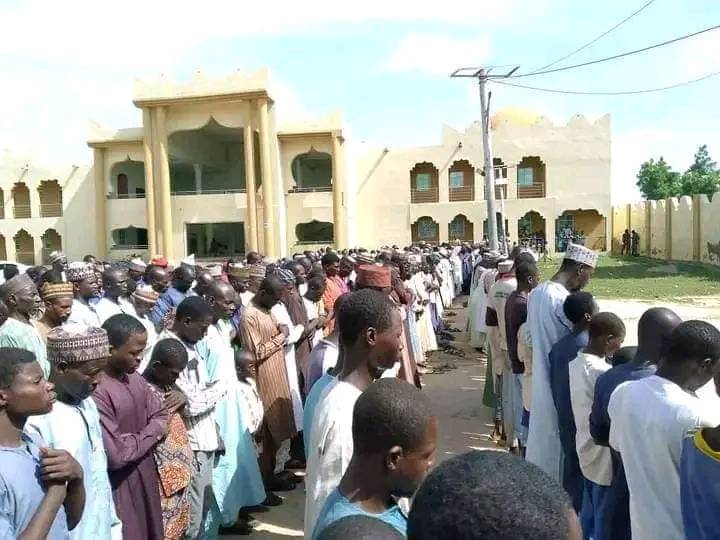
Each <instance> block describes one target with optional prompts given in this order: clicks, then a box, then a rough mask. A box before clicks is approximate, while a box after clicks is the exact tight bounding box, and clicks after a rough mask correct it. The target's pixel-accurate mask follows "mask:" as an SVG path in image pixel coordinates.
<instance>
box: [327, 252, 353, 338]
mask: <svg viewBox="0 0 720 540" xmlns="http://www.w3.org/2000/svg"><path fill="white" fill-rule="evenodd" d="M322 267H323V271H324V272H325V276H326V279H325V293H324V294H323V303H324V304H325V307H326V308H327V307H329V306H334V305H335V300H336V299H337V297H338V296H340V295H341V294H343V293H346V292H348V290H347V284H346V283H345V282H344V281H343V279H342V278H341V277H340V276H339V275H338V271H339V270H340V257H338V256H337V254H336V253H326V254H325V255H323V257H322ZM334 324H335V323H334V321H333V320H331V321H329V322H328V326H327V331H328V332H331V331H332V329H333V325H334Z"/></svg>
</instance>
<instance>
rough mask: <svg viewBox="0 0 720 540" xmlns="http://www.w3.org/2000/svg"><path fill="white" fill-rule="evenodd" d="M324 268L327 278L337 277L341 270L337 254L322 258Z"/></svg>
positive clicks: (328, 254)
mask: <svg viewBox="0 0 720 540" xmlns="http://www.w3.org/2000/svg"><path fill="white" fill-rule="evenodd" d="M321 261H322V267H323V270H324V271H325V274H326V275H327V277H333V276H337V274H338V271H339V270H340V257H338V256H337V253H326V254H325V255H323V256H322V259H321Z"/></svg>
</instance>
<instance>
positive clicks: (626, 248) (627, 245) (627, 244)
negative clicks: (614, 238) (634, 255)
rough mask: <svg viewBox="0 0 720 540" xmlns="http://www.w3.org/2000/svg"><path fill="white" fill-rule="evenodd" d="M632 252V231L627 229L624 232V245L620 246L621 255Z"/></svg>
mask: <svg viewBox="0 0 720 540" xmlns="http://www.w3.org/2000/svg"><path fill="white" fill-rule="evenodd" d="M629 254H630V231H629V230H627V229H625V231H624V232H623V234H622V246H621V248H620V255H629Z"/></svg>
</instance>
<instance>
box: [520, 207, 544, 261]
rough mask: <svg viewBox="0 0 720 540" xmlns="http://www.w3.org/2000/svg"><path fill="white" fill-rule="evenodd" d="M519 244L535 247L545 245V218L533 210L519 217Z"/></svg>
mask: <svg viewBox="0 0 720 540" xmlns="http://www.w3.org/2000/svg"><path fill="white" fill-rule="evenodd" d="M518 244H519V245H521V246H524V247H532V248H535V249H538V251H539V248H542V247H543V246H545V218H544V217H542V216H541V215H540V214H539V213H538V212H535V211H534V210H531V211H530V212H527V213H526V214H525V215H524V216H523V217H521V218H520V219H518Z"/></svg>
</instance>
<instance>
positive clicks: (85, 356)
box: [47, 325, 110, 403]
mask: <svg viewBox="0 0 720 540" xmlns="http://www.w3.org/2000/svg"><path fill="white" fill-rule="evenodd" d="M47 351H48V361H49V362H50V364H51V366H52V371H51V374H50V378H51V379H52V382H53V383H54V384H55V389H56V391H57V393H58V397H59V398H60V401H63V402H66V403H77V402H79V401H82V400H83V399H85V398H87V397H89V396H90V394H92V393H93V391H94V390H95V387H96V386H97V383H98V380H99V378H100V373H101V372H102V371H103V369H105V366H106V365H107V362H108V358H109V356H110V343H109V341H108V335H107V332H106V331H105V330H103V329H102V328H94V327H86V326H81V325H67V326H64V327H57V328H53V329H51V330H50V332H48V336H47Z"/></svg>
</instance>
